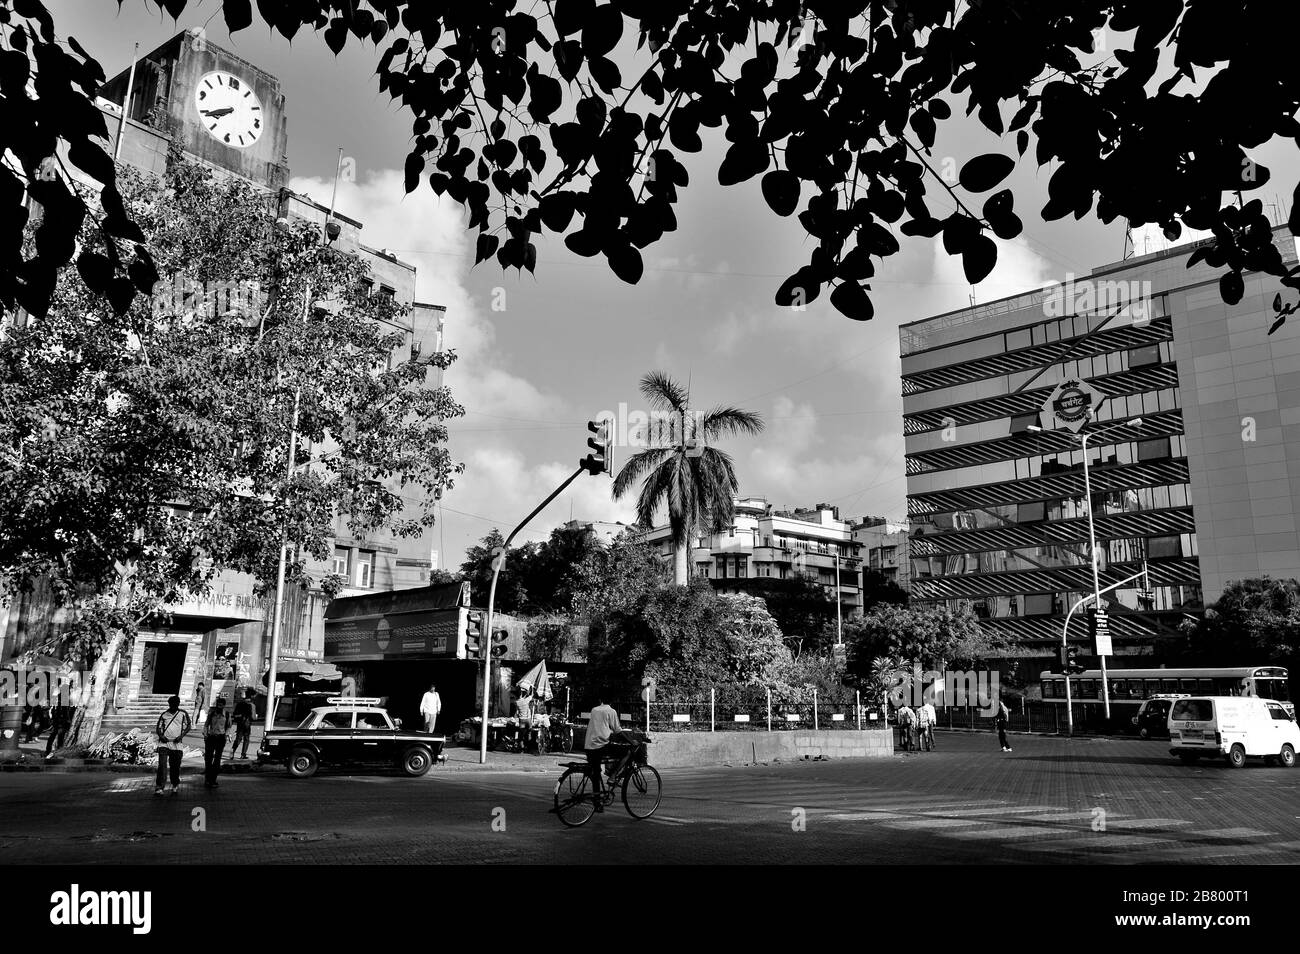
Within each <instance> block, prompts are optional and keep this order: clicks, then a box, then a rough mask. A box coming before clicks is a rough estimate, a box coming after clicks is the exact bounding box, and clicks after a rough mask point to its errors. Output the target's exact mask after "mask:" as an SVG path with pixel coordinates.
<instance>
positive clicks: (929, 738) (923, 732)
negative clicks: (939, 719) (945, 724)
mask: <svg viewBox="0 0 1300 954" xmlns="http://www.w3.org/2000/svg"><path fill="white" fill-rule="evenodd" d="M917 732H918V733H919V735H920V737H921V739H920V742H919V743H918V744H917V748H922V747H924V749H925V751H927V752H933V751H934V726H932V725H929V724H926V725H923V726H921V727H920V728H919V729H918V730H917Z"/></svg>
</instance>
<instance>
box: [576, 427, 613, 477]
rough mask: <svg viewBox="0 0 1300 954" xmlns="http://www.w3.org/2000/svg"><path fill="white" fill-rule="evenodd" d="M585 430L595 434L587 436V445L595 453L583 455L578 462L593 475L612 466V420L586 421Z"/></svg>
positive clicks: (603, 471) (601, 472) (610, 468)
mask: <svg viewBox="0 0 1300 954" xmlns="http://www.w3.org/2000/svg"><path fill="white" fill-rule="evenodd" d="M587 430H589V431H591V433H593V434H595V435H596V436H595V437H588V438H587V446H588V447H590V448H591V449H592V450H593V451H595V453H594V454H588V455H587V456H586V457H584V458H583V459H582V460H581V461H580V462H579V466H580V467H582V469H583V470H585V471H588V472H590V473H591V474H592V475H593V476H594V475H596V474H603V473H605V472H606V471H610V470H612V469H613V467H614V434H613V431H614V427H613V424H612V422H610V421H609V420H607V419H606V420H600V421H588V422H587Z"/></svg>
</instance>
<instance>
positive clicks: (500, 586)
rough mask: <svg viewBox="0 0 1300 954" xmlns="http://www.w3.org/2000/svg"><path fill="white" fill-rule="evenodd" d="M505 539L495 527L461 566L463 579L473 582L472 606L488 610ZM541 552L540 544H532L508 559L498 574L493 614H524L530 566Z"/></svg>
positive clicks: (514, 550)
mask: <svg viewBox="0 0 1300 954" xmlns="http://www.w3.org/2000/svg"><path fill="white" fill-rule="evenodd" d="M504 543H505V537H504V536H503V535H502V533H501V531H500V530H498V529H497V528H496V527H493V528H492V529H491V530H489V531H488V532H487V534H486V535H485V536H484V537H483V539H482V540H480V541H479V542H478V543H476V544H475V545H474V546H472V547H468V548H467V549H466V550H465V562H464V563H462V564H461V565H460V575H461V578H462V579H464V580H467V581H468V582H469V587H470V602H471V603H473V605H475V606H487V605H488V596H489V595H490V593H491V589H492V571H493V569H494V566H495V563H496V560H497V557H498V556H499V555H500V554H501V553H502V545H503V544H504ZM536 552H537V544H535V543H532V542H529V543H525V544H524V545H523V546H521V547H517V548H515V549H513V550H511V551H510V552H509V554H508V555H507V556H506V560H505V563H504V564H503V565H502V567H501V572H500V573H499V574H497V592H496V599H495V601H494V602H493V610H494V611H496V612H498V613H522V612H526V611H527V609H528V606H529V602H528V591H527V589H526V588H525V580H526V575H527V567H528V564H529V563H530V562H531V561H532V559H533V554H535V553H536Z"/></svg>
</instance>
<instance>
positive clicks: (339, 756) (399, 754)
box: [257, 696, 447, 778]
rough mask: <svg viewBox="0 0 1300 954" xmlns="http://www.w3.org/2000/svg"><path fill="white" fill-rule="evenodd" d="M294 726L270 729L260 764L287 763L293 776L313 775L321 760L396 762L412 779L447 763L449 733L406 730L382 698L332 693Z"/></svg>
mask: <svg viewBox="0 0 1300 954" xmlns="http://www.w3.org/2000/svg"><path fill="white" fill-rule="evenodd" d="M326 702H327V703H328V705H324V706H318V707H317V708H315V709H312V710H311V712H309V713H308V714H307V718H305V719H303V720H302V722H301V723H299V724H298V726H297V727H296V728H292V729H275V730H273V731H271V732H269V733H267V734H266V736H265V737H264V738H263V739H262V745H261V747H260V748H259V749H258V750H257V762H258V765H259V766H260V765H266V764H269V763H277V764H284V765H287V766H288V767H289V774H290V775H292V776H293V777H294V778H310V777H311V776H313V775H315V774H316V770H317V769H318V768H319V767H320V766H321V765H327V766H332V767H336V768H338V767H351V766H361V765H378V766H395V767H397V768H398V769H400V770H401V771H402V772H403V773H404V774H406V775H409V776H410V777H411V778H418V777H419V776H421V775H424V774H425V773H426V772H428V771H429V768H430V767H431V766H432V765H433V764H434V763H435V762H446V761H447V756H446V755H444V754H443V751H442V750H443V745H444V744H445V742H446V738H445V737H444V736H441V735H434V734H433V733H431V732H418V731H412V730H409V729H403V728H402V725H401V720H397V721H394V720H393V718H392V717H391V716H390V715H389V714H388V711H387V710H386V709H383V708H381V707H380V705H379V700H378V699H365V698H354V697H350V696H333V697H331V698H329V699H326Z"/></svg>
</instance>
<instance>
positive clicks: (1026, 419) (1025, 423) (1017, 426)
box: [1011, 411, 1038, 434]
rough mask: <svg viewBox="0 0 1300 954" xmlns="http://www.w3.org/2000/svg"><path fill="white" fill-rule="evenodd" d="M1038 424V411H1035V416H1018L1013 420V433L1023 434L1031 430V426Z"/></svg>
mask: <svg viewBox="0 0 1300 954" xmlns="http://www.w3.org/2000/svg"><path fill="white" fill-rule="evenodd" d="M1037 423H1038V412H1037V411H1035V412H1034V413H1033V414H1017V415H1016V416H1015V417H1013V418H1012V419H1011V433H1012V434H1022V433H1024V432H1025V431H1027V430H1029V425H1030V424H1037Z"/></svg>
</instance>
